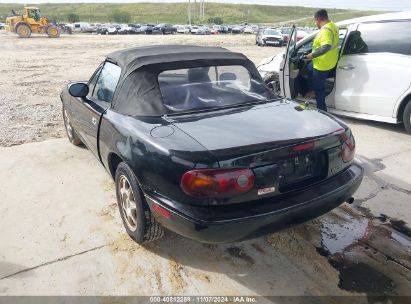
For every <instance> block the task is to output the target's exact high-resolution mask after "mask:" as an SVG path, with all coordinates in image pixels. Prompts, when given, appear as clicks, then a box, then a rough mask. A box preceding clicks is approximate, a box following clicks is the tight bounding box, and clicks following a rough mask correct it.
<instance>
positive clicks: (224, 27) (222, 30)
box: [220, 25, 229, 34]
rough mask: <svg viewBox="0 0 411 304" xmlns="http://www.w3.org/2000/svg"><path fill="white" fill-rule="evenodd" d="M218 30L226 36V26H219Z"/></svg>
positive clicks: (227, 30)
mask: <svg viewBox="0 0 411 304" xmlns="http://www.w3.org/2000/svg"><path fill="white" fill-rule="evenodd" d="M220 28H221V31H220V33H221V34H227V33H228V32H229V29H228V26H227V25H220Z"/></svg>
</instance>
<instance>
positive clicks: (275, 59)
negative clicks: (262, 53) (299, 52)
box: [257, 52, 285, 77]
mask: <svg viewBox="0 0 411 304" xmlns="http://www.w3.org/2000/svg"><path fill="white" fill-rule="evenodd" d="M284 54H285V53H284V52H281V53H280V54H277V55H274V56H270V57H267V58H264V59H263V60H261V62H260V63H259V64H258V66H257V69H258V72H260V74H261V76H262V77H264V75H263V74H264V73H266V72H275V73H279V72H280V66H281V62H282V61H283V55H284ZM263 72H264V73H263Z"/></svg>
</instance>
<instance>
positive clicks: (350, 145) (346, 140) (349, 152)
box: [340, 133, 355, 163]
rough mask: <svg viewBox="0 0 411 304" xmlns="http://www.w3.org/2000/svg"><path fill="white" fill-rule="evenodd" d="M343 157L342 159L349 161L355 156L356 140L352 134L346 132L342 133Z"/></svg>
mask: <svg viewBox="0 0 411 304" xmlns="http://www.w3.org/2000/svg"><path fill="white" fill-rule="evenodd" d="M341 141H342V146H341V153H340V155H341V158H342V160H343V161H344V162H345V163H347V162H349V161H351V160H352V159H353V158H354V155H355V140H354V136H352V134H347V133H344V134H342V135H341Z"/></svg>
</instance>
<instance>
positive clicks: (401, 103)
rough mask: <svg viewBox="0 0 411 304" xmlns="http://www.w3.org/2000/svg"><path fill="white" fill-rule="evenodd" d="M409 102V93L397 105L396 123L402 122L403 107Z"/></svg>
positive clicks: (410, 99) (410, 98) (410, 96)
mask: <svg viewBox="0 0 411 304" xmlns="http://www.w3.org/2000/svg"><path fill="white" fill-rule="evenodd" d="M409 102H411V92H409V93H408V94H407V95H405V97H404V98H403V99H402V100H401V102H400V105H399V107H398V110H397V115H396V117H397V121H398V122H400V121H402V118H403V113H404V110H405V107H406V105H407V104H408V103H409Z"/></svg>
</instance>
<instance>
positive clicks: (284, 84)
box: [279, 25, 297, 98]
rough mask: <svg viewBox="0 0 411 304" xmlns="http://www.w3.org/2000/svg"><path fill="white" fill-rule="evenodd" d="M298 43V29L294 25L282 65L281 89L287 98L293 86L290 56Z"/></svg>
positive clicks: (282, 94) (280, 75) (280, 74)
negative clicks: (291, 82)
mask: <svg viewBox="0 0 411 304" xmlns="http://www.w3.org/2000/svg"><path fill="white" fill-rule="evenodd" d="M296 43H297V30H296V27H295V25H294V26H293V28H292V30H291V34H290V39H289V40H288V43H287V49H286V51H285V54H284V58H283V61H282V62H281V65H280V73H279V78H280V89H281V96H283V97H286V98H291V87H290V75H291V61H290V57H291V55H292V54H293V53H294V51H295V47H296Z"/></svg>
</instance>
